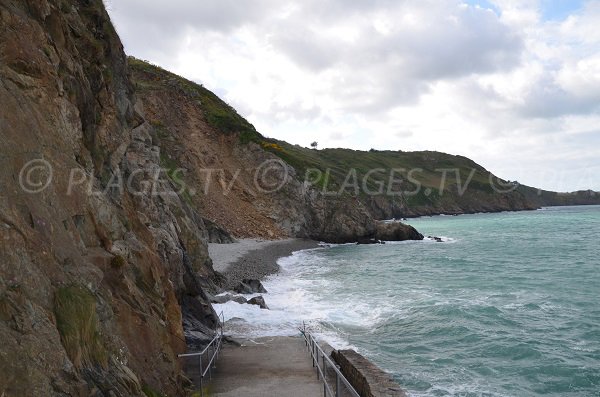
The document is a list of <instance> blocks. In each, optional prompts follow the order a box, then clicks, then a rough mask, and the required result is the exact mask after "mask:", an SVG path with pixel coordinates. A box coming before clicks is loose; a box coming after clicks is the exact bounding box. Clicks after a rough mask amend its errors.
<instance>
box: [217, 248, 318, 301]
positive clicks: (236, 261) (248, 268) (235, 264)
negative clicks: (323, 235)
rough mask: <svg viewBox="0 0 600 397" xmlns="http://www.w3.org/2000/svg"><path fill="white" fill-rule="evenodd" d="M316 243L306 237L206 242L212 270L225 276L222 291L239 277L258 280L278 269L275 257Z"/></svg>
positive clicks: (238, 279)
mask: <svg viewBox="0 0 600 397" xmlns="http://www.w3.org/2000/svg"><path fill="white" fill-rule="evenodd" d="M318 246H319V243H318V242H317V241H314V240H307V239H285V240H256V239H244V240H240V241H239V242H235V243H231V244H213V243H211V244H209V253H210V256H211V258H212V260H213V267H214V269H215V270H216V271H218V272H220V273H221V274H223V276H225V279H226V281H225V282H224V284H223V289H224V290H233V288H234V287H235V286H236V285H238V284H239V283H240V282H241V281H242V280H245V279H256V280H262V279H264V278H265V277H267V276H269V275H271V274H275V273H277V272H278V271H279V265H278V264H277V260H278V259H279V258H283V257H286V256H290V255H292V253H293V252H295V251H300V250H304V249H310V248H317V247H318Z"/></svg>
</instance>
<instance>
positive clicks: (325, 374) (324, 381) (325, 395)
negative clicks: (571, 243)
mask: <svg viewBox="0 0 600 397" xmlns="http://www.w3.org/2000/svg"><path fill="white" fill-rule="evenodd" d="M323 397H327V364H326V363H325V353H323Z"/></svg>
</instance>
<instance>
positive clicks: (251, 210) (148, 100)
mask: <svg viewBox="0 0 600 397" xmlns="http://www.w3.org/2000/svg"><path fill="white" fill-rule="evenodd" d="M130 64H131V69H132V77H133V81H134V82H135V86H136V91H137V92H138V95H139V97H141V98H143V101H144V104H145V107H146V113H147V119H148V120H149V124H150V125H151V126H152V128H153V133H152V137H153V144H155V145H157V146H158V147H160V150H161V153H162V158H161V161H162V165H163V167H165V168H166V169H168V170H171V171H170V174H171V176H172V178H173V179H175V180H177V183H178V184H179V185H180V186H181V187H182V190H183V191H184V193H185V197H186V198H187V199H188V201H189V202H190V203H191V204H192V205H193V206H194V207H197V208H199V211H200V213H202V214H203V215H204V216H205V217H206V218H207V219H209V220H210V221H211V223H212V224H215V225H219V226H221V227H222V228H225V229H227V230H228V231H230V232H231V233H232V234H233V235H234V236H235V237H240V238H241V237H262V238H277V237H283V236H295V237H308V238H313V239H316V240H323V241H327V242H349V241H356V240H357V238H358V237H362V236H369V235H372V234H374V233H375V228H376V225H375V221H374V220H373V218H372V216H371V214H370V213H369V212H368V211H367V209H366V207H365V206H364V205H362V203H361V202H359V201H357V200H356V199H355V198H353V197H351V196H349V195H335V196H333V195H326V194H323V193H322V192H320V191H319V190H318V189H315V188H314V187H313V186H311V185H309V184H306V183H304V181H303V180H302V178H301V175H298V171H297V170H296V169H295V168H294V167H293V166H291V165H290V164H288V163H286V162H284V161H283V160H282V159H281V158H280V157H278V156H277V155H276V154H275V153H273V152H272V150H274V151H275V152H277V150H278V147H277V146H269V145H268V142H266V141H264V140H263V138H262V137H261V136H260V135H259V134H258V132H256V130H255V129H254V127H252V126H251V125H250V124H249V123H248V122H247V121H246V120H244V119H243V118H242V117H241V116H239V115H238V114H237V113H236V112H235V110H234V109H232V108H230V107H229V106H228V105H227V104H225V103H224V102H223V101H221V100H220V99H219V98H218V97H216V96H215V95H214V94H213V93H212V92H210V91H208V90H206V89H205V88H204V87H202V86H199V85H197V84H195V83H193V82H190V81H187V80H185V79H183V78H181V77H179V76H176V75H174V74H172V73H169V72H167V71H165V70H162V69H160V68H158V67H155V66H152V65H149V64H147V63H145V62H142V61H139V60H136V59H130ZM269 149H271V150H269Z"/></svg>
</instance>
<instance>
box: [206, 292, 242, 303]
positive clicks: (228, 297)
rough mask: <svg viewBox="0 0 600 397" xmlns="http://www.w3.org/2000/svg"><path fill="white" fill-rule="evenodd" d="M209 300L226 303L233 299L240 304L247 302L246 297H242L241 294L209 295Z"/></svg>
mask: <svg viewBox="0 0 600 397" xmlns="http://www.w3.org/2000/svg"><path fill="white" fill-rule="evenodd" d="M210 301H211V303H217V304H223V303H227V302H229V301H234V302H237V303H240V304H242V303H246V302H247V300H246V298H244V297H243V296H239V295H232V294H225V295H217V296H211V297H210Z"/></svg>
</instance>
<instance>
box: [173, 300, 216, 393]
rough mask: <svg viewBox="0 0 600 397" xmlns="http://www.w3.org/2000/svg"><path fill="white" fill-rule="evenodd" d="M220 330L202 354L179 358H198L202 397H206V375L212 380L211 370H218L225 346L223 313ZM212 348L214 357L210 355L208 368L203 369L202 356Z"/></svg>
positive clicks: (183, 354) (189, 354)
mask: <svg viewBox="0 0 600 397" xmlns="http://www.w3.org/2000/svg"><path fill="white" fill-rule="evenodd" d="M218 317H219V329H215V336H214V337H213V338H212V340H211V341H210V342H209V343H208V345H206V347H205V348H204V349H203V350H202V351H200V352H194V353H182V354H178V355H177V357H180V358H182V357H198V363H199V364H200V396H202V397H203V396H204V388H203V380H204V377H205V376H206V374H207V373H208V377H209V379H210V378H212V373H211V368H216V365H215V362H216V360H217V359H218V358H219V353H220V351H221V348H222V346H223V323H224V322H225V316H224V315H223V312H221V313H219V315H218ZM211 347H212V355H209V360H208V363H207V365H206V368H203V365H202V356H204V354H205V353H207V352H209V351H210V350H211Z"/></svg>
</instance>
